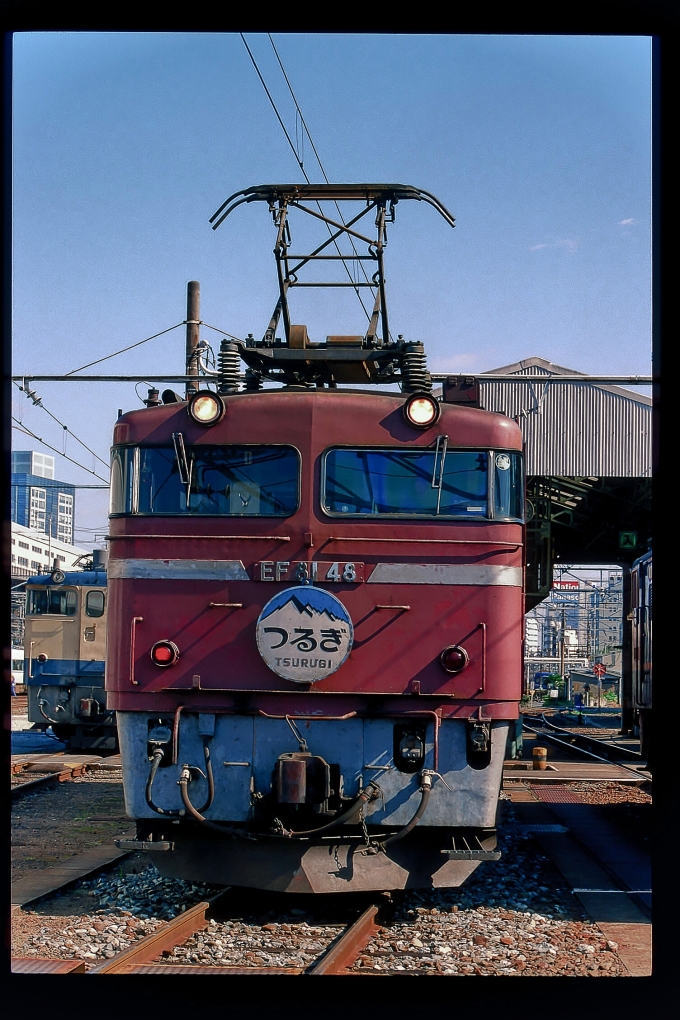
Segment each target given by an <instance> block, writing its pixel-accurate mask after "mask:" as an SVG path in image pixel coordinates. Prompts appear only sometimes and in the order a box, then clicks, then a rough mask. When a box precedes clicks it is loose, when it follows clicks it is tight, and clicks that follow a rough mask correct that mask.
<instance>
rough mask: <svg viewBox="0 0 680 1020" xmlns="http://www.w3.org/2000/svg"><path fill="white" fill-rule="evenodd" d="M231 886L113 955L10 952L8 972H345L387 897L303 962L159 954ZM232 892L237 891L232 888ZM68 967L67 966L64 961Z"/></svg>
mask: <svg viewBox="0 0 680 1020" xmlns="http://www.w3.org/2000/svg"><path fill="white" fill-rule="evenodd" d="M234 892H235V891H234V890H231V889H226V890H224V891H222V892H220V893H218V894H217V895H216V896H214V897H212V898H211V899H209V900H204V901H201V902H200V903H197V904H196V905H195V906H193V907H190V908H189V909H187V910H186V911H184V912H183V913H180V914H178V915H177V917H175V918H173V919H172V920H171V921H168V922H167V923H166V924H164V925H163V926H162V927H161V928H159V929H158V930H156V931H154V932H152V933H151V934H150V935H148V936H146V938H143V939H141V940H140V941H138V942H137V943H136V944H135V945H133V946H131V947H130V948H129V949H125V950H123V951H122V952H119V953H117V954H115V955H114V956H113V957H112V958H111V959H107V960H104V961H102V962H101V963H99V964H97V965H96V966H94V967H91V968H90V969H89V970H87V971H86V970H85V965H84V963H82V962H81V961H65V960H56V959H45V958H42V959H36V958H34V957H14V958H13V960H12V971H13V972H14V973H29V972H33V973H36V972H52V973H57V972H61V973H88V974H95V975H96V974H215V975H219V974H223V975H225V974H226V975H264V974H286V975H290V976H301V975H312V976H320V975H331V974H332V975H337V974H343V973H347V972H348V969H349V968H350V967H351V966H352V964H353V963H354V962H355V961H356V959H357V957H358V956H359V954H360V953H361V952H362V950H363V949H364V948H365V947H366V945H367V944H368V943H369V941H370V940H371V939H372V938H373V937H374V935H376V934H377V933H378V932H379V931H380V928H381V926H380V924H379V923H378V914H379V911H380V910H381V908H383V907H384V906H385V904H386V903H387V902H389V898H388V897H387V896H385V895H383V896H381V897H378V898H377V900H376V902H374V903H370V904H369V905H368V906H367V907H365V909H364V910H362V911H361V913H360V915H359V916H358V917H357V918H356V919H355V920H353V921H350V922H349V923H348V924H346V925H345V926H344V928H343V930H342V932H341V933H340V934H339V935H337V937H336V938H334V939H332V941H331V942H330V944H329V945H327V946H326V947H325V948H324V949H323V950H322V951H321V952H320V953H319V955H318V957H317V959H315V960H314V961H313V962H312V963H311V964H309V965H308V966H306V967H290V966H288V967H283V966H281V967H279V966H262V967H258V966H241V967H239V966H219V965H215V964H211V965H206V964H193V965H192V964H188V965H187V964H181V963H180V964H178V963H175V962H165V961H164V958H167V957H168V956H171V955H172V952H173V950H175V949H177V948H178V947H181V946H183V945H184V943H186V942H187V941H188V940H189V939H191V938H192V936H194V935H196V934H198V933H199V932H201V931H204V930H205V929H207V928H208V927H209V925H210V923H211V919H212V916H213V915H217V916H220V915H223V914H224V913H225V911H226V912H227V913H229V910H230V906H231V903H230V901H231V899H232V898H234ZM237 895H238V893H237ZM71 962H72V963H73V966H68V964H69V963H71Z"/></svg>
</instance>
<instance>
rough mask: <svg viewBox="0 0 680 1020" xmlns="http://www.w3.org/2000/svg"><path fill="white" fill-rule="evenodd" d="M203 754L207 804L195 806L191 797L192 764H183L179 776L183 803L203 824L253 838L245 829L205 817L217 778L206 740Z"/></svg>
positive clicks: (225, 832)
mask: <svg viewBox="0 0 680 1020" xmlns="http://www.w3.org/2000/svg"><path fill="white" fill-rule="evenodd" d="M203 754H204V756H205V771H206V779H207V780H208V799H207V800H206V802H205V804H203V805H202V806H201V807H200V808H195V807H194V805H193V804H192V803H191V800H190V799H189V783H190V782H191V766H190V765H183V766H182V771H181V773H180V777H179V792H180V796H181V798H182V803H183V804H184V807H185V808H186V809H187V811H188V812H189V814H190V815H191V816H192V818H195V819H196V821H197V822H200V823H201V825H205V826H207V827H208V828H209V829H215V830H216V831H217V832H221V833H222V834H223V835H225V836H242V837H244V838H246V839H252V838H253V837H252V836H250V835H249V834H248V833H247V832H246V831H245V830H244V829H233V828H231V827H230V826H227V825H219V824H218V823H217V822H211V821H210V820H209V819H208V818H205V817H204V816H203V815H202V814H201V812H202V811H207V810H208V808H209V807H210V805H211V804H212V802H213V800H214V798H215V779H214V777H213V770H212V762H211V761H210V748H209V747H208V743H207V741H206V740H204V741H203Z"/></svg>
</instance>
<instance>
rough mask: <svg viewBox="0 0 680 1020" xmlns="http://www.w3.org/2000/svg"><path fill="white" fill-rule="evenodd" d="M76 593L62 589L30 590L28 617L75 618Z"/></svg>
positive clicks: (27, 608)
mask: <svg viewBox="0 0 680 1020" xmlns="http://www.w3.org/2000/svg"><path fill="white" fill-rule="evenodd" d="M76 601H77V597H76V593H75V592H74V591H70V590H68V589H64V588H30V589H29V591H28V605H27V607H26V613H27V614H28V616H75V612H76Z"/></svg>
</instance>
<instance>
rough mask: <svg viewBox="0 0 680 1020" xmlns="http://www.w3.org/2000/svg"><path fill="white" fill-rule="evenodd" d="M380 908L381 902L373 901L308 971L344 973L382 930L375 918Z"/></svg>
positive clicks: (313, 972)
mask: <svg viewBox="0 0 680 1020" xmlns="http://www.w3.org/2000/svg"><path fill="white" fill-rule="evenodd" d="M379 910H380V904H377V903H372V904H371V906H370V907H368V908H367V909H366V910H364V912H363V914H362V915H361V917H359V918H358V919H357V920H356V921H355V922H354V924H352V925H350V926H349V928H347V930H346V931H345V932H343V934H342V935H341V936H340V938H339V939H338V941H337V942H336V943H335V945H334V946H332V947H331V949H330V950H329V951H328V952H327V953H326V955H325V956H324V957H323V958H322V959H321V960H319V962H318V963H314V964H312V966H311V967H310V969H309V970H308V971H307V973H308V974H342V973H343V972H344V971H346V970H347V968H348V967H350V966H351V965H352V964H353V963H354V961H355V960H356V958H357V956H358V955H359V953H360V952H361V950H362V949H365V947H366V946H367V945H368V943H369V942H370V940H371V938H372V937H373V936H374V935H375V934H376V932H378V931H380V925H379V924H377V923H376V920H375V919H376V916H377V914H378V911H379Z"/></svg>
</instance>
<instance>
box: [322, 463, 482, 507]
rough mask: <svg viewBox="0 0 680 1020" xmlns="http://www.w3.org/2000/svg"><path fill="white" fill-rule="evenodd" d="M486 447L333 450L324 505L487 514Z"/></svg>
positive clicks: (325, 471) (326, 473) (326, 465)
mask: <svg viewBox="0 0 680 1020" xmlns="http://www.w3.org/2000/svg"><path fill="white" fill-rule="evenodd" d="M488 463H489V454H488V452H487V451H479V450H452V449H448V450H447V449H446V447H441V448H435V447H433V446H431V447H428V448H425V449H422V448H421V449H417V450H413V449H411V450H402V449H381V450H380V449H353V450H350V449H336V450H329V451H328V453H327V454H326V457H325V465H324V494H323V507H324V510H325V511H326V513H329V514H332V515H333V516H342V515H344V514H348V515H358V514H359V515H361V516H378V515H388V516H402V517H403V516H407V517H413V516H419V517H437V516H439V517H464V518H468V519H471V518H478V517H482V518H483V517H486V516H488V477H489V471H488Z"/></svg>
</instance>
